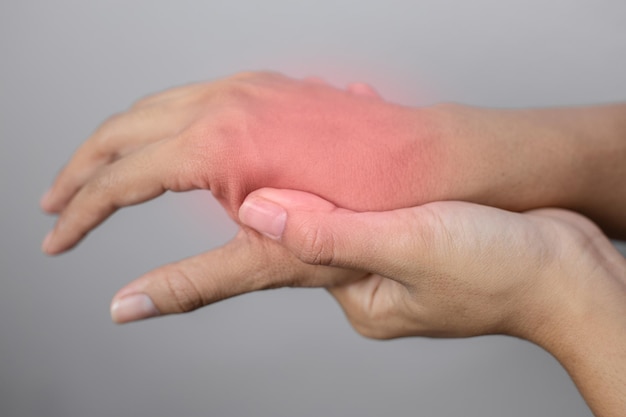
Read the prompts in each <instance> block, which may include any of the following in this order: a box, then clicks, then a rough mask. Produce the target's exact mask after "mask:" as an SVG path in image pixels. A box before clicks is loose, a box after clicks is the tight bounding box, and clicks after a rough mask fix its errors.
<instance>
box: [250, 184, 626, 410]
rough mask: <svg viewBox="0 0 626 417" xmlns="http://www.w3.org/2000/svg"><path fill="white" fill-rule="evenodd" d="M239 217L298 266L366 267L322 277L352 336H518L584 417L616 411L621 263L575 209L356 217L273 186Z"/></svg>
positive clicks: (625, 358)
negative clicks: (551, 362)
mask: <svg viewBox="0 0 626 417" xmlns="http://www.w3.org/2000/svg"><path fill="white" fill-rule="evenodd" d="M239 215H240V219H241V220H242V222H243V223H244V224H245V225H248V226H250V227H253V228H254V229H255V230H257V231H259V232H260V233H262V234H264V235H265V236H267V237H269V238H270V239H272V240H275V241H278V242H280V243H281V244H282V245H283V246H284V247H286V248H288V249H289V250H290V251H291V252H292V253H293V254H294V255H295V256H296V257H297V258H298V259H299V260H301V261H303V262H304V263H307V264H311V265H324V266H331V267H335V268H348V269H351V270H359V271H367V272H365V273H363V274H362V276H361V277H360V278H358V279H356V280H354V279H352V278H351V277H346V280H345V281H344V282H341V283H337V282H330V283H329V289H330V292H331V293H332V294H333V295H334V296H335V298H336V299H337V301H338V302H339V303H340V304H341V306H342V307H343V309H344V311H345V312H346V315H347V317H348V318H349V320H350V322H351V323H352V325H353V326H354V327H355V329H357V330H358V331H359V332H360V333H361V334H363V335H365V336H368V337H372V338H378V339H388V338H396V337H406V336H428V337H468V336H477V335H484V334H505V335H511V336H515V337H520V338H524V339H527V340H529V341H532V342H534V343H536V344H538V345H539V346H542V347H543V348H545V349H546V350H547V351H549V352H550V353H552V354H553V355H554V356H555V357H556V358H557V359H558V360H559V361H560V362H561V363H562V364H563V366H564V367H565V369H566V370H567V371H568V372H569V374H570V375H571V377H572V379H573V380H574V382H575V383H576V385H577V386H578V388H579V390H580V391H581V393H582V395H583V397H584V398H585V400H586V401H587V403H588V404H589V406H590V407H591V409H592V410H593V412H594V414H595V415H597V416H603V417H618V416H622V415H623V413H624V410H626V350H625V349H624V346H626V260H625V259H624V258H623V257H622V256H621V254H620V253H619V252H618V251H617V250H616V249H615V248H614V247H613V246H612V245H611V243H610V242H609V240H608V239H607V238H606V237H605V236H604V235H603V234H602V232H601V230H600V229H599V228H598V227H597V226H596V225H594V224H593V223H592V222H590V221H589V220H588V219H586V218H584V217H583V216H581V215H578V214H576V213H573V212H569V211H565V210H559V209H541V210H534V211H530V212H527V213H524V214H518V213H511V212H507V211H503V210H499V209H495V208H492V207H485V206H481V205H476V204H470V203H464V202H435V203H429V204H426V205H423V206H420V207H414V208H409V209H400V210H393V211H387V212H376V213H372V212H369V213H356V212H354V211H350V210H345V209H342V208H339V207H337V206H335V205H333V204H332V203H330V202H328V201H324V200H322V199H320V198H319V197H317V196H314V195H311V194H306V193H302V192H299V191H291V190H275V189H261V190H258V191H256V192H254V193H252V194H251V195H250V196H248V198H247V199H246V201H245V202H244V204H243V205H242V206H241V209H240V212H239ZM333 278H335V277H333Z"/></svg>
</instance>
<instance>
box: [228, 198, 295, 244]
mask: <svg viewBox="0 0 626 417" xmlns="http://www.w3.org/2000/svg"><path fill="white" fill-rule="evenodd" d="M239 220H241V222H242V223H243V224H245V225H246V226H249V227H251V228H253V229H255V230H256V231H257V232H259V233H262V234H264V235H265V236H267V237H269V238H271V239H274V240H278V239H280V237H281V236H282V234H283V230H285V221H286V220H287V212H286V211H285V209H284V208H282V207H281V206H279V205H278V204H275V203H273V202H271V201H269V200H265V199H262V198H255V199H252V200H250V201H245V202H244V203H243V204H242V205H241V208H240V209H239Z"/></svg>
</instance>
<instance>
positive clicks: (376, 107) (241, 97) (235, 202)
mask: <svg viewBox="0 0 626 417" xmlns="http://www.w3.org/2000/svg"><path fill="white" fill-rule="evenodd" d="M418 121H419V120H416V118H415V115H414V111H413V110H411V109H408V108H404V107H401V106H397V105H393V104H388V103H385V102H384V101H382V100H381V99H379V98H378V95H377V94H376V92H375V91H374V90H373V89H371V88H370V87H368V86H367V85H364V84H353V85H351V86H349V88H348V90H347V91H342V90H338V89H336V88H332V87H330V86H328V85H326V84H324V83H323V82H322V81H320V80H317V79H313V80H309V81H297V80H292V79H289V78H287V77H283V76H280V75H276V74H266V73H261V74H240V75H238V76H235V77H231V78H229V79H226V80H222V81H218V82H214V83H207V84H199V85H193V86H188V87H181V88H178V89H174V90H171V91H167V92H165V93H162V94H158V95H156V96H153V97H148V98H146V99H144V100H141V101H139V102H138V103H136V104H135V105H134V106H133V107H132V108H131V109H130V110H129V111H128V112H126V113H122V114H120V115H117V116H115V117H113V118H111V119H110V120H109V121H107V122H105V123H104V124H103V125H102V126H101V127H100V128H99V129H98V131H97V132H96V133H95V134H94V135H93V136H92V137H91V138H90V139H89V140H88V141H87V142H86V143H85V144H84V145H83V146H82V147H81V148H80V149H79V150H78V151H77V152H76V154H75V155H74V157H73V158H72V159H71V161H70V162H69V163H68V165H67V166H66V167H65V169H64V170H63V171H62V172H61V173H60V174H59V176H58V177H57V179H56V181H55V184H54V185H53V187H52V189H51V190H50V192H49V193H48V194H47V195H46V196H45V197H44V198H43V200H42V207H43V208H44V210H46V211H48V212H51V213H59V214H60V216H59V219H58V222H57V224H56V226H55V229H54V231H53V233H52V234H51V235H49V238H48V239H47V240H46V242H45V244H44V250H45V251H46V252H47V253H50V254H55V253H59V252H62V251H64V250H67V249H69V248H71V247H72V246H73V245H75V244H76V243H77V242H78V241H79V240H80V239H81V238H82V237H83V236H84V235H85V234H86V233H87V232H89V231H90V230H91V229H92V228H94V227H96V226H97V225H98V224H99V223H100V222H102V221H103V220H104V219H105V218H106V217H108V216H109V215H110V214H112V213H113V212H114V211H115V210H116V209H117V208H120V207H123V206H128V205H131V204H137V203H140V202H143V201H146V200H148V199H151V198H154V197H156V196H158V195H160V194H162V193H163V192H164V191H166V190H172V191H185V190H190V189H194V188H200V189H210V190H211V191H212V192H213V194H214V195H215V196H216V197H217V198H218V199H219V201H220V202H221V203H222V204H223V206H224V207H225V208H226V210H227V212H228V213H229V214H230V215H231V217H233V218H236V213H237V210H238V208H239V205H240V204H241V201H243V199H244V198H245V196H246V195H247V194H248V193H249V192H250V191H252V190H254V189H257V188H260V187H262V186H265V185H274V186H284V187H297V188H299V189H303V190H309V191H315V192H318V193H320V194H322V195H324V196H326V197H327V198H329V199H331V200H333V201H337V202H338V203H340V204H344V205H346V206H348V207H353V208H356V209H369V208H374V207H382V206H388V205H390V204H391V205H396V204H399V205H403V204H408V203H409V202H410V201H411V198H410V197H409V196H408V194H406V193H405V195H404V196H403V197H400V199H398V196H399V195H402V194H398V193H397V188H398V187H397V185H396V184H397V183H398V182H399V181H400V178H401V176H402V175H403V174H404V173H406V172H408V171H409V167H410V166H413V164H414V163H415V162H416V160H415V159H412V158H411V157H410V156H409V154H412V153H414V152H413V151H411V152H409V151H410V150H411V149H413V148H416V147H419V148H420V149H425V148H427V147H428V145H427V142H430V141H432V140H433V138H432V137H428V138H427V139H425V140H424V141H421V142H420V143H419V144H418V143H417V141H415V140H414V137H415V136H416V130H417V131H419V130H420V129H421V130H424V128H417V127H416V123H417V122H418ZM389 172H396V175H390V174H389ZM394 196H395V197H394Z"/></svg>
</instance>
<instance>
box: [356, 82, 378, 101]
mask: <svg viewBox="0 0 626 417" xmlns="http://www.w3.org/2000/svg"><path fill="white" fill-rule="evenodd" d="M348 91H349V92H351V93H353V94H356V95H358V96H364V97H372V98H378V99H381V98H382V96H381V95H380V94H379V93H378V91H376V90H375V89H374V87H372V86H371V85H369V84H365V83H352V84H349V85H348Z"/></svg>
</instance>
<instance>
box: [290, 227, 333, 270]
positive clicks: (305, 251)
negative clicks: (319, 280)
mask: <svg viewBox="0 0 626 417" xmlns="http://www.w3.org/2000/svg"><path fill="white" fill-rule="evenodd" d="M300 229H301V230H300V233H299V235H300V236H301V240H300V245H299V247H300V253H299V256H298V257H299V258H300V259H301V260H302V261H304V262H306V263H308V264H312V265H333V264H334V261H335V255H334V254H335V238H334V235H333V234H332V232H330V231H328V230H327V229H325V228H323V227H322V226H321V225H320V224H319V223H317V222H307V223H305V224H303V225H302V226H301V227H300Z"/></svg>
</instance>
